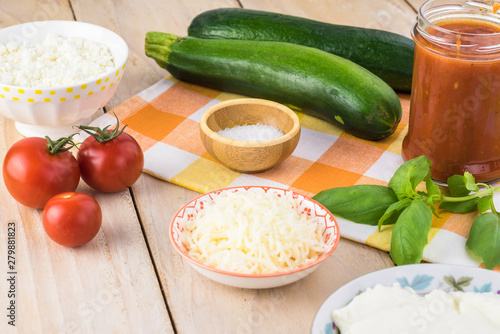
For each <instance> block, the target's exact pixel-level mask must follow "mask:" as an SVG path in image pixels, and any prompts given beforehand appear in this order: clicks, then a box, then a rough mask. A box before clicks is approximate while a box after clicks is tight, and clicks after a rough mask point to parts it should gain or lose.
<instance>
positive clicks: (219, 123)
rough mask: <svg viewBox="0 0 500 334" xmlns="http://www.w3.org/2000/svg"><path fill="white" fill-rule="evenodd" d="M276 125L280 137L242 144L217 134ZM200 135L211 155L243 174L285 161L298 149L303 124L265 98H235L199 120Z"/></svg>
mask: <svg viewBox="0 0 500 334" xmlns="http://www.w3.org/2000/svg"><path fill="white" fill-rule="evenodd" d="M254 124H263V125H270V126H276V127H277V128H278V129H280V130H281V131H283V132H284V135H282V136H281V137H278V138H275V139H270V140H262V141H243V140H235V139H230V138H226V137H223V136H221V135H219V134H217V133H216V132H218V131H220V130H223V129H226V128H231V127H234V126H238V125H254ZM200 136H201V140H202V142H203V145H205V148H206V150H207V151H208V153H209V154H210V155H211V156H212V157H214V159H216V160H217V161H219V162H220V163H222V164H224V165H225V166H226V167H228V168H230V169H232V170H234V171H237V172H240V173H258V172H263V171H266V170H269V169H271V168H273V167H274V166H276V165H278V164H280V163H281V162H283V161H284V160H286V159H287V158H288V157H289V156H290V155H291V154H292V153H293V151H294V150H295V148H296V147H297V143H298V142H299V138H300V123H299V118H298V117H297V115H296V114H295V113H294V112H293V111H292V110H291V109H289V108H288V107H285V106H284V105H282V104H279V103H276V102H272V101H268V100H262V99H251V98H249V99H236V100H229V101H225V102H221V103H218V104H216V105H214V106H212V107H211V108H209V109H207V111H205V113H204V114H203V116H202V118H201V121H200Z"/></svg>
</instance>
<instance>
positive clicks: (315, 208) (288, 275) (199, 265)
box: [169, 186, 340, 289]
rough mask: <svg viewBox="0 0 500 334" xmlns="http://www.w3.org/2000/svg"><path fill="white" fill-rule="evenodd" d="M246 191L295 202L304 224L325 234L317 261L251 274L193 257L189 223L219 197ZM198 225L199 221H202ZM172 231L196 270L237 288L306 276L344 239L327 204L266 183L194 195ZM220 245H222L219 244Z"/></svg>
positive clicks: (261, 286)
mask: <svg viewBox="0 0 500 334" xmlns="http://www.w3.org/2000/svg"><path fill="white" fill-rule="evenodd" d="M242 192H249V194H250V195H251V196H276V197H279V198H286V199H287V200H288V201H291V203H293V206H294V210H297V211H296V212H297V213H298V214H299V215H307V217H306V218H304V219H306V220H305V222H304V224H317V225H316V228H317V230H318V231H319V232H318V235H321V239H322V241H323V242H324V247H325V248H324V250H323V251H322V252H321V253H319V254H318V255H317V256H315V257H314V260H311V261H310V262H307V263H306V264H304V265H301V266H297V267H294V268H290V269H286V268H285V269H283V268H281V269H280V270H279V271H276V272H265V273H247V272H244V271H233V270H228V269H227V268H220V267H217V266H218V265H217V264H216V265H214V264H213V263H212V264H210V265H208V264H207V262H204V261H202V260H200V259H199V258H196V257H195V256H192V255H191V254H190V250H189V246H188V245H187V242H186V235H185V233H190V232H189V227H188V226H193V225H192V222H193V219H196V217H197V215H198V214H200V212H201V211H202V210H204V209H205V208H206V207H208V206H210V205H214V204H215V203H217V200H218V199H219V201H220V200H221V199H222V198H224V200H226V201H227V200H228V198H229V199H231V200H232V198H231V196H234V194H237V193H242ZM259 198H260V197H259ZM234 205H235V206H236V207H237V206H238V205H239V204H238V202H237V201H236V202H235V204H234ZM237 210H238V208H237ZM301 223H302V221H301ZM195 224H198V222H196V223H195ZM311 226H312V225H311ZM169 234H170V241H171V244H172V245H173V247H174V248H175V250H176V251H177V253H178V254H179V255H180V256H181V257H182V258H183V259H184V260H185V261H186V262H187V263H188V264H189V265H190V266H191V267H192V268H193V269H194V270H195V271H197V272H199V273H200V274H202V275H203V276H205V277H207V278H209V279H211V280H213V281H216V282H219V283H222V284H225V285H229V286H233V287H239V288H248V289H264V288H273V287H279V286H283V285H286V284H290V283H293V282H296V281H298V280H300V279H302V278H304V277H306V276H307V275H309V274H310V273H312V272H313V271H314V270H315V269H317V268H318V266H319V265H320V264H321V263H322V262H323V261H325V260H326V259H327V258H328V257H329V256H330V255H331V254H332V253H333V251H334V250H335V248H336V247H337V245H338V242H339V240H340V234H339V227H338V223H337V221H336V220H335V217H334V216H333V215H332V214H331V213H330V212H329V211H328V210H327V209H326V208H325V207H324V206H323V205H321V204H319V203H318V202H316V201H314V200H313V199H311V198H309V197H306V196H303V195H301V194H298V193H296V192H294V191H292V190H287V189H280V188H274V187H264V186H242V187H230V188H224V189H220V190H215V191H211V192H208V193H206V194H203V195H201V196H198V197H196V198H194V199H193V200H191V201H189V202H188V203H186V204H185V205H184V206H182V207H181V208H180V209H179V210H178V211H177V213H176V214H175V215H174V217H173V218H172V221H171V223H170V230H169ZM297 246H302V245H297ZM217 247H222V246H221V245H220V244H219V245H218V246H217ZM231 251H232V250H231ZM238 251H240V250H238Z"/></svg>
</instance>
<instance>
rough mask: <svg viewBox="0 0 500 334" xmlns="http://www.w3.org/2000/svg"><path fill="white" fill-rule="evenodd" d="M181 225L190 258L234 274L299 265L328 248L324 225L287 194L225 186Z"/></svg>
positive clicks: (310, 261)
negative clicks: (227, 188) (222, 190)
mask: <svg viewBox="0 0 500 334" xmlns="http://www.w3.org/2000/svg"><path fill="white" fill-rule="evenodd" d="M183 227H184V229H185V230H184V233H183V234H182V237H181V238H182V242H183V243H184V245H185V246H186V248H187V251H188V254H189V255H190V256H191V257H192V258H194V259H195V260H197V261H199V262H201V263H203V264H205V265H207V266H210V267H213V268H218V269H222V270H227V271H232V272H238V273H245V274H263V273H276V272H281V271H286V270H291V269H295V268H299V267H302V266H305V265H307V264H309V263H312V262H314V261H315V260H316V259H317V258H318V257H319V255H320V254H321V253H323V252H324V251H325V250H326V249H327V245H326V243H325V241H324V238H323V236H322V233H323V231H324V227H320V226H319V224H317V223H316V221H315V220H314V218H312V217H311V216H308V215H307V214H306V213H302V212H301V210H300V208H299V203H298V200H296V199H294V198H293V197H292V195H291V194H289V195H286V196H278V195H277V194H274V193H269V192H268V193H261V192H253V191H239V192H231V191H229V190H227V191H225V192H222V193H221V194H220V195H219V196H218V197H217V198H216V199H215V201H214V202H213V203H205V206H204V208H203V209H201V210H199V212H198V213H197V215H195V216H194V217H193V218H192V219H189V220H187V221H186V222H185V225H184V226H183Z"/></svg>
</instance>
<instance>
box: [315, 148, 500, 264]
mask: <svg viewBox="0 0 500 334" xmlns="http://www.w3.org/2000/svg"><path fill="white" fill-rule="evenodd" d="M421 183H425V191H422V190H417V188H418V186H419V185H420V184H421ZM447 183H448V190H447V194H444V193H443V192H442V191H441V189H440V187H439V186H438V185H437V184H436V183H434V181H433V180H432V178H431V161H430V160H429V159H428V158H427V157H426V156H420V157H417V158H415V159H412V160H409V161H407V162H405V163H404V164H403V165H401V166H400V167H399V168H398V170H397V171H396V172H395V173H394V175H393V177H392V178H391V180H390V181H389V184H388V186H387V187H385V186H380V185H355V186H351V187H342V188H332V189H328V190H324V191H321V192H320V193H318V194H317V195H315V196H314V197H313V199H314V200H316V201H318V202H319V203H321V204H323V205H324V206H325V207H326V208H327V209H328V210H330V212H332V213H333V214H335V215H338V216H341V217H344V218H346V219H348V220H351V221H353V222H356V223H360V224H367V225H373V226H378V228H379V230H381V229H382V228H383V226H384V225H394V228H393V230H392V236H391V248H390V252H389V255H390V256H391V258H392V260H393V261H394V263H395V264H397V265H404V264H413V263H419V262H420V261H421V260H422V257H423V252H424V248H425V246H426V245H427V244H428V234H429V231H430V229H431V225H432V215H434V216H436V217H438V218H440V217H439V215H438V213H437V210H436V207H437V205H439V209H441V210H447V211H451V212H453V213H469V212H473V211H474V210H477V211H478V213H479V215H478V217H477V218H476V219H475V220H474V222H473V224H472V227H471V230H470V233H469V238H468V240H467V243H466V246H467V247H468V248H469V249H471V250H473V251H475V252H476V253H477V254H478V255H479V256H480V257H481V258H482V260H483V262H484V266H485V267H486V268H488V269H492V268H494V267H496V266H497V265H500V214H499V213H498V212H497V211H496V209H495V207H494V204H493V193H494V192H495V191H497V190H500V187H498V188H493V187H492V186H491V185H488V184H484V183H476V181H475V179H474V176H473V175H472V174H471V173H468V172H465V173H464V175H453V176H451V177H450V178H448V182H447Z"/></svg>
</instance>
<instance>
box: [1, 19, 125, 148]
mask: <svg viewBox="0 0 500 334" xmlns="http://www.w3.org/2000/svg"><path fill="white" fill-rule="evenodd" d="M49 34H51V35H56V36H60V37H64V38H83V39H85V40H88V41H92V42H95V43H100V44H102V45H105V46H106V47H107V48H108V50H109V51H110V53H111V54H112V56H113V66H114V67H113V69H112V70H110V71H108V72H107V73H104V74H102V75H100V76H98V77H95V78H93V79H92V80H88V81H84V82H75V83H74V84H71V85H65V86H54V87H20V86H13V85H8V84H4V83H2V82H0V114H1V115H3V116H5V117H7V118H10V119H13V120H14V121H15V125H16V128H17V130H18V131H19V132H20V133H21V134H23V135H24V136H37V137H44V136H50V137H51V138H53V139H57V138H60V137H63V136H67V135H70V134H72V133H75V132H76V131H75V128H74V125H86V124H88V123H89V122H90V119H91V117H92V115H94V114H95V113H96V111H97V110H99V108H102V107H103V106H104V105H105V104H106V103H108V101H109V100H110V99H111V96H112V95H113V94H114V92H115V91H116V87H117V86H118V84H119V82H120V80H121V78H122V76H123V72H124V70H125V64H126V61H127V58H128V47H127V44H126V43H125V41H124V40H123V39H122V38H121V37H120V36H118V35H117V34H116V33H114V32H112V31H110V30H108V29H105V28H102V27H100V26H97V25H93V24H89V23H84V22H75V21H39V22H30V23H24V24H19V25H15V26H11V27H7V28H4V29H1V30H0V44H4V45H6V44H7V43H8V42H10V41H14V42H17V43H22V42H23V41H26V42H28V43H30V44H34V43H40V42H41V41H42V40H43V39H44V38H45V37H46V36H47V35H49Z"/></svg>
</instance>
